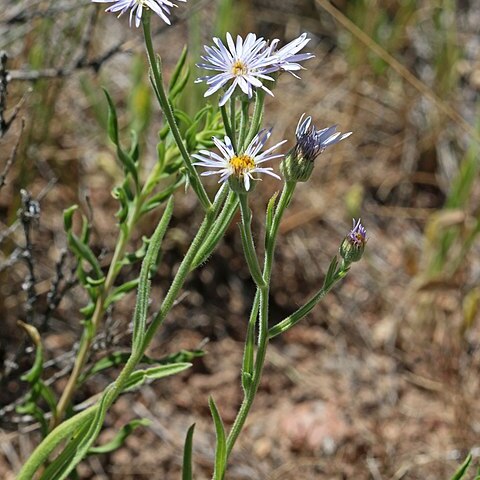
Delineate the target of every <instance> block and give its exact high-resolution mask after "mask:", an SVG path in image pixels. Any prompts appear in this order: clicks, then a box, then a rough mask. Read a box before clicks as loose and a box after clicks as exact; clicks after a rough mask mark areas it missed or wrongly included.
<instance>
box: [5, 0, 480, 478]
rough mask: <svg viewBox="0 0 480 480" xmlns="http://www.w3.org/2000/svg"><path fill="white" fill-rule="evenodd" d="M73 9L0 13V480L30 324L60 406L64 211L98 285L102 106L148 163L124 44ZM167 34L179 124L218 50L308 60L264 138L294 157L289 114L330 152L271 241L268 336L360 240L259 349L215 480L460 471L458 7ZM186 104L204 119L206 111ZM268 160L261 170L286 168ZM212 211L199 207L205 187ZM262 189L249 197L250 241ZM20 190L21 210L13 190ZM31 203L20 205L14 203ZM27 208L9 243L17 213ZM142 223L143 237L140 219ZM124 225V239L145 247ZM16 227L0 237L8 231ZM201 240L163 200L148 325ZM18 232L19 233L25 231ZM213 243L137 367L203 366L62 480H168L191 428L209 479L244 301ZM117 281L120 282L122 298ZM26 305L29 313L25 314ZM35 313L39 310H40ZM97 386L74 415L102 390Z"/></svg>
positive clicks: (474, 51)
mask: <svg viewBox="0 0 480 480" xmlns="http://www.w3.org/2000/svg"><path fill="white" fill-rule="evenodd" d="M102 7H105V5H94V4H91V3H90V2H89V1H87V0H82V1H80V2H79V1H78V0H56V1H53V0H34V1H32V0H28V1H27V0H6V3H4V4H3V5H2V9H1V11H0V51H2V54H1V58H0V60H1V62H0V63H1V69H0V129H1V131H0V136H1V138H0V188H1V190H0V222H1V223H0V241H1V257H0V289H1V293H0V317H1V319H2V320H1V334H0V382H1V386H0V477H1V478H4V479H12V478H14V472H15V471H17V470H18V468H19V466H20V465H21V464H22V462H23V461H24V459H25V458H26V457H27V456H28V454H29V453H30V452H31V451H32V450H33V448H34V446H35V445H36V444H37V443H38V441H39V439H40V434H39V428H38V425H37V424H35V422H34V421H33V420H32V418H31V417H29V416H28V415H21V414H19V413H18V412H16V410H15V406H16V405H17V404H18V401H19V399H21V398H22V395H24V393H25V389H26V384H25V382H22V380H21V379H20V377H21V375H22V374H23V373H24V372H25V371H26V370H28V369H29V368H30V366H31V365H32V361H33V355H34V352H33V350H32V348H31V347H30V344H29V342H28V341H27V339H26V337H25V334H24V332H23V330H21V329H20V328H19V327H18V326H17V325H16V321H17V320H19V319H20V320H23V321H27V322H31V323H33V324H35V325H36V326H37V327H38V328H39V330H40V331H41V333H42V340H43V342H44V345H45V349H46V355H47V358H48V361H47V365H46V369H45V375H46V378H45V380H46V381H47V382H48V383H49V384H51V386H52V388H53V389H54V390H55V391H57V392H58V391H61V389H62V386H64V384H65V380H66V375H67V374H68V372H69V371H70V369H71V367H72V361H73V353H72V349H73V348H74V347H75V342H77V341H78V338H79V335H80V332H81V325H80V323H79V322H80V320H81V318H82V317H81V315H80V314H79V308H81V307H83V306H84V305H85V302H86V296H85V295H84V293H83V292H82V290H81V289H80V288H79V287H78V286H77V285H76V283H75V279H74V275H73V270H74V268H75V261H74V259H73V257H72V256H71V254H70V253H68V251H67V248H66V238H65V233H64V230H63V219H62V212H63V209H65V208H68V207H69V206H70V205H72V204H74V203H78V204H79V205H80V206H81V208H82V210H83V212H84V213H85V214H86V215H87V216H88V218H89V220H90V222H91V224H92V228H93V233H92V238H91V245H92V248H93V250H94V251H95V253H97V254H98V255H100V256H101V257H102V258H103V259H104V263H103V264H104V265H108V260H109V258H111V252H112V249H113V247H114V245H115V240H116V237H117V234H118V229H117V226H116V220H115V217H114V213H115V211H116V209H117V205H116V202H115V201H114V199H113V198H112V196H111V194H110V192H111V190H112V188H113V187H114V186H115V185H116V184H117V183H118V181H120V179H121V171H120V168H119V167H118V165H117V163H116V160H115V152H114V150H113V148H112V145H111V143H110V142H109V141H108V136H107V133H106V119H107V105H106V101H105V97H104V94H103V92H102V90H101V87H105V88H107V89H108V90H109V92H110V93H111V95H112V97H113V99H114V101H115V103H116V105H117V109H118V114H119V122H120V125H121V127H122V132H123V135H126V136H128V135H129V131H130V130H131V129H134V130H136V131H137V132H139V136H140V141H141V149H142V156H141V158H142V162H144V165H145V168H146V169H147V170H148V168H149V165H152V166H153V165H154V163H155V159H156V144H157V141H158V130H159V128H161V126H162V123H161V116H160V113H159V109H158V107H157V104H156V101H155V98H154V96H153V95H152V92H151V90H150V85H149V81H148V75H147V73H148V70H147V63H146V58H145V55H144V52H143V44H142V33H141V30H137V29H135V28H131V29H130V28H129V27H128V18H127V16H125V17H122V18H121V19H120V20H117V19H116V18H115V16H114V15H112V14H104V13H103V10H104V8H102ZM173 19H174V21H173V26H171V27H167V26H165V25H164V24H163V23H162V22H161V20H160V19H158V18H157V17H154V18H153V20H152V23H153V26H154V29H155V38H154V41H155V48H156V50H157V52H158V53H159V54H160V55H161V56H162V59H163V62H164V68H165V72H166V76H167V77H168V76H169V73H170V72H171V71H172V69H173V67H174V65H175V63H176V61H177V59H178V57H179V55H180V52H181V51H182V48H183V46H184V45H185V44H188V45H189V58H190V60H189V61H190V62H191V77H190V83H189V85H188V87H187V93H186V95H184V99H183V103H184V105H183V108H184V109H185V110H186V111H188V112H194V111H196V109H198V108H199V107H201V106H202V105H203V101H204V100H203V93H204V91H205V87H204V85H202V84H194V83H193V80H194V79H195V78H196V77H197V76H200V75H202V74H203V73H202V72H200V71H199V70H198V69H197V68H196V67H195V63H196V62H197V61H198V58H199V56H200V55H201V53H202V50H203V48H202V45H203V44H211V37H212V36H213V35H218V36H221V37H223V36H224V34H225V32H226V31H230V32H232V33H234V34H236V33H239V34H242V35H245V34H246V33H248V32H250V31H251V32H255V33H257V35H260V36H264V37H265V38H269V39H273V38H279V39H281V44H283V43H284V42H288V41H290V40H292V39H293V38H295V37H297V36H298V35H300V34H301V33H303V32H307V33H308V35H309V37H310V38H311V41H310V43H309V45H308V46H307V48H306V49H305V50H306V51H309V52H313V53H314V54H315V58H314V59H312V60H310V61H309V62H306V63H305V65H304V66H305V67H306V70H304V71H302V72H301V77H302V78H301V80H298V79H295V78H294V77H292V76H290V75H288V74H283V75H282V76H281V78H280V79H279V81H278V82H277V86H276V88H275V91H274V93H275V97H274V98H269V99H268V100H267V109H266V117H265V125H266V126H272V127H274V138H272V144H273V142H275V141H279V140H281V139H283V138H285V139H288V141H289V143H288V144H287V145H289V146H293V144H294V131H295V127H296V124H297V122H298V119H299V117H300V115H301V114H302V113H304V112H305V113H307V114H308V115H311V116H312V117H313V120H314V123H315V125H316V127H317V128H324V127H327V126H330V125H332V124H338V126H339V129H340V130H341V131H342V132H345V131H350V130H351V131H353V132H354V134H353V135H352V136H351V137H349V138H348V140H345V141H344V142H342V143H341V144H339V145H338V146H335V147H332V148H330V149H328V150H327V151H326V152H324V153H323V154H322V155H321V156H320V157H318V159H317V161H316V168H315V170H314V174H313V176H312V178H311V179H310V181H309V182H308V183H306V184H301V185H299V187H298V188H297V192H296V196H295V197H294V200H293V203H292V205H291V207H290V209H289V210H288V212H287V214H286V216H285V218H284V221H283V223H282V227H281V235H280V238H279V242H278V249H277V255H276V260H277V262H276V266H275V268H274V274H273V285H272V293H271V312H272V313H271V317H272V321H275V322H276V321H279V320H281V319H282V318H284V317H285V316H286V315H288V314H289V313H291V312H293V311H294V310H295V309H296V308H297V307H298V306H300V305H302V304H303V302H305V300H306V299H307V298H308V297H309V296H310V295H311V294H312V293H314V292H315V291H316V290H317V289H318V288H320V286H321V284H322V280H323V277H324V274H325V272H326V269H327V267H328V264H329V262H330V260H331V258H332V257H333V256H334V255H335V254H336V252H337V249H338V246H339V244H340V242H341V240H342V238H343V236H344V235H345V234H346V232H347V231H348V230H349V228H350V227H351V219H352V217H355V218H358V217H361V218H362V223H363V224H364V225H365V226H366V228H367V231H368V237H369V241H368V244H367V249H366V253H365V255H364V257H363V258H362V260H361V261H360V262H359V263H358V264H355V265H354V266H353V268H352V270H351V272H350V274H349V275H348V277H347V279H346V280H345V281H344V282H343V283H341V284H340V285H339V286H338V287H336V288H335V290H334V291H333V292H332V293H330V294H329V295H328V297H327V298H326V299H325V300H324V302H323V303H322V304H320V305H319V307H317V308H316V309H315V310H314V312H313V313H312V314H310V315H309V316H308V318H307V319H305V320H304V321H303V322H302V323H301V324H299V325H298V326H296V327H295V328H294V329H292V330H291V331H290V332H288V333H287V334H286V335H284V336H282V337H280V338H279V337H277V338H276V339H275V340H274V341H273V342H272V344H271V346H270V347H269V348H270V349H269V353H268V358H267V363H266V368H265V374H264V378H263V381H262V384H261V387H260V391H259V394H258V397H257V400H256V403H255V405H254V408H253V411H252V413H251V415H250V418H249V420H248V422H247V426H246V429H245V431H244V432H243V434H242V436H241V438H240V441H239V443H238V445H237V447H238V448H236V450H235V451H234V453H233V455H232V458H231V462H230V463H231V468H230V473H229V476H228V478H229V479H232V480H240V479H269V480H274V479H275V480H280V479H284V480H286V479H303V478H305V479H313V478H319V479H323V478H325V479H327V478H328V479H346V478H356V479H374V480H380V479H396V480H398V479H402V478H408V479H422V480H429V479H432V480H433V479H435V480H437V479H439V478H450V476H451V475H452V474H453V472H454V471H455V469H456V468H457V466H458V465H459V463H461V461H462V460H463V458H465V456H466V454H467V453H468V451H469V450H472V452H473V454H474V462H475V463H478V462H477V460H476V458H477V457H478V456H479V455H480V439H479V434H480V408H479V402H478V398H479V395H480V385H479V379H480V376H479V367H480V348H479V347H480V340H479V333H480V328H479V324H478V323H479V322H478V321H479V318H478V317H479V315H478V304H479V301H480V286H479V285H480V282H479V279H480V255H479V253H480V242H479V233H480V202H479V200H480V182H479V175H478V171H479V155H478V146H479V138H480V129H479V121H478V119H479V117H478V108H477V103H478V99H479V93H480V36H479V33H478V32H479V30H478V25H479V24H480V4H479V2H477V1H474V0H470V1H469V0H461V1H460V0H459V1H456V2H455V1H454V0H423V1H422V0H416V1H415V0H384V1H380V0H343V1H342V0H336V1H334V2H329V1H327V0H282V1H281V2H278V1H274V0H236V1H233V0H196V1H193V0H190V1H189V2H187V3H186V4H180V6H179V8H178V9H175V15H174V17H173ZM208 101H210V102H212V103H214V102H215V101H216V99H215V98H213V97H212V98H210V99H208ZM287 148H288V146H287V147H286V148H285V151H286V150H287ZM208 188H209V191H210V192H211V193H212V194H213V193H214V192H215V189H216V188H217V185H216V183H215V181H211V182H209V183H208ZM280 188H281V185H280V183H279V182H278V181H276V180H275V179H266V180H264V181H263V182H262V184H261V188H260V187H257V189H256V190H255V195H253V196H254V197H255V198H254V205H253V209H254V228H255V233H256V235H257V236H258V237H260V235H262V230H261V225H262V221H263V215H264V208H265V204H266V202H267V201H268V199H269V198H270V196H271V195H272V194H273V193H274V192H275V191H277V190H279V189H280ZM22 189H23V190H24V191H23V193H22V192H21V191H22ZM37 202H38V203H37ZM26 205H28V212H27V217H28V215H30V216H29V217H28V218H29V221H28V222H25V221H21V219H20V218H19V213H18V212H19V211H23V218H25V215H26V213H25V206H26ZM157 216H158V215H157ZM157 216H155V215H153V216H151V217H148V218H147V219H146V220H145V221H144V222H143V223H142V225H141V228H140V229H139V231H138V233H137V234H136V237H137V239H136V243H135V242H134V243H133V244H132V249H133V248H134V247H135V246H138V242H139V241H140V239H141V236H142V235H148V234H150V233H151V231H152V230H153V225H154V222H156V220H157ZM20 217H22V215H20ZM200 221H201V212H200V210H199V208H198V203H197V202H196V200H195V198H194V195H193V193H192V192H188V194H187V195H185V194H184V191H183V190H182V188H180V191H179V192H178V193H177V203H176V207H175V214H174V219H173V223H172V226H173V228H172V229H171V230H170V232H169V234H168V236H167V238H166V241H165V243H164V250H165V252H164V259H163V262H162V263H161V267H160V269H159V272H158V275H157V278H156V280H155V288H154V295H153V299H152V303H153V304H154V306H156V305H158V303H159V301H160V299H161V296H162V293H163V292H164V291H165V288H166V287H168V285H169V280H170V278H171V272H172V269H174V268H175V266H176V265H177V264H178V263H179V261H180V260H181V258H182V255H183V253H184V252H185V249H186V247H187V246H188V244H189V241H190V239H191V238H192V236H193V234H194V233H195V229H196V227H197V225H198V224H199V222H200ZM26 224H28V227H25V225H26ZM235 224H236V222H233V223H232V225H231V227H230V229H229V230H228V232H227V235H226V238H225V239H224V241H223V242H222V243H221V245H220V246H219V248H218V249H217V250H216V252H215V253H214V255H213V256H212V257H211V259H210V260H209V261H208V262H207V263H206V264H205V265H204V266H203V267H201V268H199V269H198V270H197V271H195V272H194V273H193V274H192V275H191V276H190V278H189V281H188V283H187V284H186V286H185V292H186V293H185V295H184V296H183V297H182V300H181V302H180V303H179V304H178V305H177V306H176V308H175V309H174V310H173V311H172V314H171V315H170V317H169V319H168V321H167V322H166V324H165V326H164V328H163V329H162V330H161V331H160V332H159V334H158V336H157V338H156V340H155V342H154V345H153V347H152V349H151V352H152V354H153V355H154V356H155V355H156V356H162V355H166V354H168V353H171V352H176V351H178V350H180V349H196V348H203V349H204V350H205V352H206V355H205V356H204V357H202V358H197V359H195V361H194V366H193V368H191V369H190V370H188V371H187V372H186V373H184V374H182V375H179V376H176V377H173V378H169V379H165V380H161V381H159V382H158V383H156V384H153V385H151V386H147V387H146V388H144V389H142V390H141V391H140V392H138V393H136V394H129V395H125V396H123V397H122V398H120V400H119V401H118V402H117V404H116V405H115V407H114V408H113V410H112V412H111V414H110V415H109V416H108V418H107V422H106V425H105V431H104V433H103V434H102V437H101V440H103V441H105V440H108V439H109V438H111V437H112V428H111V427H114V426H119V425H123V424H124V423H125V422H126V421H128V420H131V419H132V418H136V417H144V418H148V419H150V420H151V425H150V426H149V427H143V428H140V429H138V430H137V431H136V432H135V433H134V434H133V435H132V436H131V437H129V438H128V440H127V442H126V444H125V446H124V447H122V448H120V449H119V450H117V451H116V452H114V453H112V454H106V455H101V456H93V457H90V458H88V459H87V460H85V461H84V462H83V463H82V465H81V466H80V467H79V469H78V474H79V478H81V479H110V478H115V479H131V478H135V479H137V478H138V479H142V478H165V479H177V478H179V475H180V473H179V472H180V468H181V458H182V457H181V455H182V446H183V441H184V438H185V434H186V430H187V428H188V426H189V425H190V424H192V423H193V422H195V423H196V425H197V426H196V430H195V437H194V462H195V473H196V478H198V479H207V478H210V475H211V469H212V463H213V453H214V452H213V447H212V445H213V441H214V431H213V425H212V421H211V419H210V414H209V410H208V396H209V395H211V394H212V395H214V397H215V400H216V402H217V404H218V406H219V409H220V411H221V412H222V415H223V417H224V420H225V422H226V423H231V422H232V421H233V419H234V415H235V413H236V410H237V408H238V405H239V402H240V400H241V387H240V379H239V370H240V365H241V355H242V346H243V340H244V336H245V331H246V320H247V316H248V310H249V306H250V304H251V301H252V298H253V294H254V286H253V284H252V282H251V281H250V279H249V274H248V271H247V269H246V267H245V265H244V261H243V259H242V250H241V244H240V241H239V235H238V228H237V226H236V225H235ZM137 273H138V266H136V267H132V269H131V271H128V270H126V271H125V273H124V274H122V275H123V276H124V277H123V278H122V281H125V280H127V279H128V278H134V277H135V275H136V274H137ZM29 292H30V293H29ZM52 292H53V293H52ZM133 304H134V296H133V295H131V296H128V297H126V299H125V300H123V301H122V302H121V303H120V304H118V305H117V306H116V308H115V309H114V310H112V311H109V314H108V316H107V317H108V318H106V321H105V324H104V325H105V327H104V329H103V330H102V332H100V334H99V336H98V338H97V339H96V341H95V352H94V354H93V356H92V361H93V360H94V359H95V358H100V357H101V356H102V355H105V353H106V352H111V351H117V350H121V349H124V348H126V347H128V345H129V344H130V335H129V333H128V325H129V321H130V318H131V313H132V309H133ZM112 375H113V373H111V374H108V373H104V374H100V375H97V376H95V377H94V378H92V379H91V380H90V381H89V382H87V383H86V384H85V388H84V390H82V391H81V392H80V393H79V395H78V396H77V398H76V401H77V403H80V402H82V401H83V400H85V399H87V398H88V397H90V396H91V395H93V394H94V393H96V392H98V391H99V390H100V389H101V388H104V386H105V385H106V384H107V383H108V382H110V381H111V378H112Z"/></svg>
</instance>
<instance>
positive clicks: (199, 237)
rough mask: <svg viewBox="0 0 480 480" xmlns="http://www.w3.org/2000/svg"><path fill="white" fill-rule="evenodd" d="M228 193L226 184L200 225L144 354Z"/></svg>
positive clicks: (149, 331) (150, 330) (145, 343)
mask: <svg viewBox="0 0 480 480" xmlns="http://www.w3.org/2000/svg"><path fill="white" fill-rule="evenodd" d="M227 192H228V188H227V184H226V183H225V184H223V185H222V190H221V191H220V192H219V194H218V195H217V198H216V200H215V202H214V203H213V205H212V206H211V207H210V209H209V210H208V211H207V213H206V214H205V218H204V220H203V222H202V224H201V225H200V228H199V230H198V232H197V234H196V235H195V238H194V239H193V241H192V243H191V245H190V248H189V249H188V251H187V253H186V255H185V257H184V258H183V260H182V263H181V264H180V267H179V268H178V271H177V273H176V275H175V278H174V279H173V281H172V284H171V285H170V288H169V290H168V292H167V294H166V296H165V299H164V300H163V302H162V305H161V306H160V310H159V311H158V312H157V314H156V315H155V317H154V318H153V320H152V323H151V324H150V325H149V327H148V328H147V332H146V333H145V338H144V341H143V344H142V348H141V351H142V354H143V353H144V352H145V350H146V349H147V347H148V345H149V344H150V342H151V341H152V338H153V337H154V335H155V333H156V331H157V330H158V328H159V327H160V325H162V323H163V321H164V320H165V318H166V316H167V314H168V312H169V311H170V310H171V309H172V307H173V304H174V302H175V299H176V298H177V296H178V293H179V292H180V289H181V288H182V287H183V284H184V282H185V279H186V277H187V275H188V274H189V273H190V272H191V270H192V264H193V261H194V259H195V257H196V256H197V254H198V252H199V250H200V248H201V246H202V245H203V243H204V242H205V239H206V238H207V236H208V234H209V232H210V230H211V228H212V225H213V223H214V221H215V218H216V217H217V215H218V211H219V210H220V208H221V206H222V204H223V202H224V201H225V197H226V196H227Z"/></svg>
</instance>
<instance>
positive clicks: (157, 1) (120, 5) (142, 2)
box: [92, 0, 187, 28]
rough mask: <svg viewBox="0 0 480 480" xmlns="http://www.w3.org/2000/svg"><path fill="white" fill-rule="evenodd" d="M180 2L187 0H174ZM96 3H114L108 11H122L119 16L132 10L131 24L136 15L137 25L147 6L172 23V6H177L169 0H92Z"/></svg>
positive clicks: (168, 22)
mask: <svg viewBox="0 0 480 480" xmlns="http://www.w3.org/2000/svg"><path fill="white" fill-rule="evenodd" d="M174 1H178V2H186V1H187V0H174ZM92 2H95V3H113V5H111V6H110V7H108V8H107V9H106V10H105V11H106V12H115V13H116V12H120V13H119V14H118V16H120V15H123V14H124V13H125V12H127V11H128V10H130V26H132V19H133V17H134V16H135V26H136V27H137V28H138V27H139V26H140V21H141V19H142V14H143V9H144V8H147V9H150V10H152V11H153V12H155V13H156V14H157V15H158V16H159V17H160V18H161V19H162V20H163V21H164V22H165V23H166V24H168V25H170V23H171V22H170V19H169V18H168V15H170V7H176V6H177V5H175V3H172V2H171V1H169V0H92Z"/></svg>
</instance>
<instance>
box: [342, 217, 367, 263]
mask: <svg viewBox="0 0 480 480" xmlns="http://www.w3.org/2000/svg"><path fill="white" fill-rule="evenodd" d="M366 243H367V230H366V229H365V227H364V226H363V225H362V224H361V223H360V219H358V221H357V222H355V219H353V228H352V230H350V232H349V233H348V235H347V236H346V237H345V238H344V239H343V242H342V244H341V245H340V255H341V257H342V258H343V259H344V260H345V262H347V263H352V262H358V260H360V259H361V258H362V255H363V252H364V250H365V245H366Z"/></svg>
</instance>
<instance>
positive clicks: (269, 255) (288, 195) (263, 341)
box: [227, 182, 296, 458]
mask: <svg viewBox="0 0 480 480" xmlns="http://www.w3.org/2000/svg"><path fill="white" fill-rule="evenodd" d="M295 185H296V183H295V182H287V183H286V184H285V185H284V188H283V191H282V195H281V196H280V199H279V201H278V205H277V208H276V210H275V215H274V218H273V221H272V226H271V229H270V231H267V232H265V261H264V266H263V282H264V283H263V285H261V286H259V287H258V288H257V295H260V312H259V317H260V318H259V329H258V347H257V355H256V358H255V365H254V371H253V375H252V380H251V384H250V387H249V388H248V389H245V394H244V397H243V402H242V405H241V406H240V409H239V411H238V413H237V416H236V418H235V421H234V423H233V425H232V428H231V430H230V433H229V435H228V437H227V458H228V456H229V455H230V453H231V451H232V449H233V447H234V445H235V442H236V440H237V438H238V436H239V435H240V432H241V431H242V428H243V426H244V424H245V421H246V419H247V416H248V413H249V412H250V409H251V407H252V405H253V402H254V400H255V396H256V393H257V391H258V386H259V385H260V380H261V378H262V371H263V366H264V363H265V357H266V354H267V347H268V341H269V332H268V297H269V289H270V278H271V273H272V265H273V254H274V250H275V244H276V238H277V234H278V229H279V226H280V221H281V219H282V217H283V214H284V213H285V209H286V208H287V207H288V205H289V203H290V201H291V199H292V196H293V192H294V190H295ZM240 205H242V203H240Z"/></svg>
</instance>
